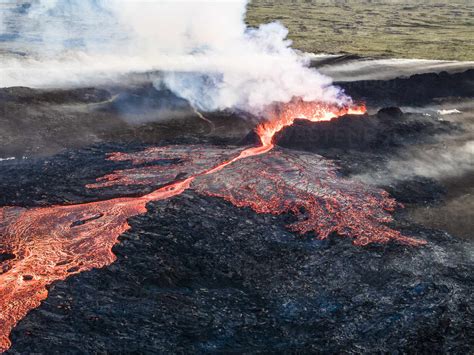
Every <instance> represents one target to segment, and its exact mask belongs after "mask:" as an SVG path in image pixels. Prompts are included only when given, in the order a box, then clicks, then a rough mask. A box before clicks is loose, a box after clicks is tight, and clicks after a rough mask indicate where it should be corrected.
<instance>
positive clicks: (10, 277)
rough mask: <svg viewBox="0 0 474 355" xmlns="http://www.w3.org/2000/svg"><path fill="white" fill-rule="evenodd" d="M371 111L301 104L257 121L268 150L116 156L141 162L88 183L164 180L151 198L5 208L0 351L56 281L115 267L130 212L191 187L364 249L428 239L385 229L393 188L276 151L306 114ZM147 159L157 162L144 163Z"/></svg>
mask: <svg viewBox="0 0 474 355" xmlns="http://www.w3.org/2000/svg"><path fill="white" fill-rule="evenodd" d="M364 112H365V107H363V106H361V107H353V108H337V107H333V106H327V105H321V104H317V103H314V102H303V101H300V100H298V101H292V102H291V103H289V104H287V105H285V106H282V107H280V108H279V110H278V112H276V113H275V115H276V116H275V117H274V118H273V119H271V120H269V121H268V122H265V123H263V124H261V125H259V126H258V127H257V129H256V132H257V134H258V135H259V137H260V140H261V145H260V146H257V147H250V148H227V149H226V148H218V147H213V146H198V145H191V146H168V147H156V148H149V149H147V150H145V151H143V152H138V153H130V154H126V153H115V154H112V155H111V156H109V159H110V160H130V161H132V163H134V164H135V165H137V167H135V168H132V169H126V170H121V171H116V172H114V173H112V174H109V175H106V176H104V177H102V178H99V179H98V180H97V182H96V183H94V184H90V185H88V187H89V188H91V189H92V188H95V189H99V188H101V189H103V188H111V187H114V186H117V185H147V186H157V187H159V186H164V187H161V188H158V189H156V190H155V191H152V192H150V193H149V194H146V195H144V196H142V197H136V198H135V197H126V198H116V199H111V200H106V201H99V202H92V203H85V204H77V205H65V206H51V207H41V208H40V207H38V208H30V209H26V208H20V207H3V208H1V209H0V256H1V255H2V254H3V255H9V257H8V258H6V259H8V260H5V261H3V262H2V261H1V259H0V262H1V264H0V267H1V268H0V351H4V350H6V349H8V347H9V345H10V342H9V339H8V335H9V334H10V331H11V329H12V328H13V327H14V326H15V324H16V323H17V322H18V321H19V320H20V319H21V318H23V317H24V316H25V315H26V314H27V312H28V311H30V310H31V309H33V308H35V307H37V306H38V305H39V304H40V302H41V301H42V300H44V299H45V298H46V297H47V290H46V287H47V286H48V285H49V284H51V283H52V282H54V281H57V280H63V279H65V278H66V277H68V276H70V275H73V274H76V273H79V272H82V271H86V270H90V269H92V268H99V267H103V266H106V265H109V264H110V263H112V262H113V261H114V260H115V255H114V254H113V252H112V247H113V245H114V244H115V243H117V239H118V237H119V236H120V234H122V233H124V232H125V231H127V230H128V229H129V228H130V226H129V224H128V222H127V219H128V218H130V217H132V216H135V215H139V214H143V213H145V212H146V204H147V203H148V202H150V201H157V200H162V199H167V198H170V197H172V196H176V195H178V194H180V193H182V192H183V191H185V190H186V189H188V188H192V189H194V190H195V191H196V192H198V193H201V194H204V195H208V196H217V197H221V198H224V199H226V200H227V201H229V202H231V203H233V204H234V205H236V206H239V207H244V206H247V207H250V208H252V209H253V210H255V211H256V212H258V213H274V214H281V213H292V214H293V215H294V216H295V217H296V218H297V221H296V222H295V223H293V224H292V225H290V226H289V227H290V229H291V230H293V231H297V232H299V233H306V232H315V233H316V235H317V236H318V237H319V238H325V237H327V236H328V235H329V234H330V233H331V232H337V233H338V234H340V235H345V236H348V237H352V238H354V243H355V244H358V245H363V244H368V243H371V242H388V241H390V240H396V241H398V242H401V243H404V244H409V245H420V244H423V243H424V241H420V240H417V239H413V238H408V237H405V236H402V235H401V234H400V233H399V232H397V231H394V230H392V229H390V228H388V227H387V226H385V225H384V223H385V222H388V221H390V220H391V217H390V215H389V214H388V212H389V211H391V210H393V209H394V208H395V207H396V205H397V204H396V202H395V201H394V200H393V199H391V198H389V197H388V195H387V194H386V193H385V192H384V191H380V190H378V189H374V188H371V187H367V186H364V185H362V184H359V183H354V182H350V181H348V180H344V179H342V178H340V177H338V176H337V174H336V172H335V167H334V165H333V163H332V162H329V161H327V160H324V159H323V158H321V157H318V156H315V155H308V154H304V153H298V154H296V153H291V152H288V151H284V150H282V149H274V150H273V151H271V150H272V148H273V142H272V138H273V136H274V134H275V133H276V132H278V131H279V130H281V129H282V128H283V127H285V126H288V125H291V124H292V123H293V122H294V120H295V119H296V118H302V119H308V120H311V121H322V120H330V119H332V118H335V117H338V116H341V115H343V114H346V113H351V114H362V113H364ZM270 151H271V152H270ZM269 152H270V153H269ZM264 153H268V154H264ZM250 157H253V158H252V159H248V161H246V162H245V163H243V161H240V162H239V160H242V159H243V158H250ZM164 162H165V163H164ZM143 163H147V165H146V166H144V167H143V166H142V167H140V166H139V165H140V164H143ZM149 164H152V165H149ZM153 164H154V165H153ZM230 165H232V166H230ZM209 166H211V167H212V168H209Z"/></svg>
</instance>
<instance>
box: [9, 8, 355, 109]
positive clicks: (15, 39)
mask: <svg viewBox="0 0 474 355" xmlns="http://www.w3.org/2000/svg"><path fill="white" fill-rule="evenodd" d="M15 4H16V5H13V4H12V5H11V6H9V7H6V9H4V11H2V12H3V16H0V23H1V24H0V31H1V33H0V38H7V39H10V40H9V41H8V42H7V45H8V46H9V49H13V50H14V51H16V52H17V53H21V55H15V54H11V55H7V54H4V55H2V56H1V59H0V87H7V86H20V85H21V86H30V87H59V86H62V87H64V86H78V85H84V84H87V85H91V84H93V83H102V82H107V81H108V80H117V79H118V78H120V77H121V76H122V75H126V74H129V73H150V72H152V73H155V74H154V77H153V78H154V84H155V86H156V87H163V86H166V87H167V88H169V89H170V90H172V91H173V92H174V93H176V94H177V95H178V96H181V97H183V98H185V99H187V100H188V101H189V102H190V103H191V104H192V105H193V106H195V107H197V108H199V109H201V110H205V111H212V110H219V109H226V108H234V109H241V110H246V111H250V112H254V113H258V112H259V111H260V110H261V109H262V108H263V107H265V106H266V105H268V104H270V103H272V102H275V101H277V102H287V101H289V100H291V98H292V97H294V96H299V97H302V98H303V99H305V100H319V101H324V102H329V103H337V104H346V103H349V101H350V99H349V98H348V97H347V96H345V95H344V94H343V93H342V92H341V91H340V90H339V89H338V88H336V87H334V86H333V85H332V82H331V79H330V78H328V77H326V76H323V75H321V74H319V73H318V72H316V71H315V70H314V69H310V68H309V67H308V65H309V58H308V57H307V56H302V55H301V54H300V53H298V52H297V51H295V50H293V49H292V48H291V42H290V41H289V40H287V39H286V37H287V34H288V31H287V29H286V28H285V27H283V26H282V25H281V24H279V23H270V24H264V25H261V26H260V27H259V28H247V26H246V24H245V21H244V18H245V11H246V5H247V1H245V0H221V1H204V0H202V1H190V0H188V1H184V0H183V1H181V0H177V1H176V0H175V1H171V0H156V1H131V0H130V1H127V0H61V1H59V0H39V1H34V2H31V4H30V3H23V4H18V3H17V2H15ZM11 52H12V53H13V51H11ZM1 53H2V52H1V51H0V54H1Z"/></svg>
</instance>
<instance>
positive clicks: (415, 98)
mask: <svg viewBox="0 0 474 355" xmlns="http://www.w3.org/2000/svg"><path fill="white" fill-rule="evenodd" d="M337 85H339V86H340V87H342V88H343V89H344V90H345V91H346V92H347V93H348V94H349V95H350V96H351V97H352V98H354V99H356V100H362V101H365V102H367V103H368V104H369V105H375V106H379V107H380V106H382V107H383V106H402V105H414V106H419V105H424V104H428V103H430V102H432V101H433V100H434V99H439V98H447V97H458V98H461V97H474V69H469V70H466V71H465V72H461V73H453V74H449V73H447V72H441V73H439V74H437V73H427V74H416V75H412V76H410V77H408V78H396V79H392V80H361V81H354V82H340V83H337Z"/></svg>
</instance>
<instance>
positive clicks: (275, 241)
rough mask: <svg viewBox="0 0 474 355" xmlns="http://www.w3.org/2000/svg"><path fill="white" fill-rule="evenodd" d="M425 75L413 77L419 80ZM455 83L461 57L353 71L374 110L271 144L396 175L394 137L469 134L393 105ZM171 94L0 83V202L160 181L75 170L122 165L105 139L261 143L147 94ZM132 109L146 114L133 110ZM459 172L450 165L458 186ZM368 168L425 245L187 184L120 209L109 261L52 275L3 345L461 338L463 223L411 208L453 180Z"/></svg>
mask: <svg viewBox="0 0 474 355" xmlns="http://www.w3.org/2000/svg"><path fill="white" fill-rule="evenodd" d="M432 83H441V84H442V83H446V85H447V87H450V88H451V89H452V90H451V89H450V90H444V89H442V88H441V86H439V85H432ZM417 85H418V86H417ZM425 86H427V87H429V88H427V89H426V90H425V91H421V93H420V91H419V90H418V89H417V87H418V88H419V87H425ZM455 87H457V88H459V90H458V92H459V95H458V97H457V99H460V98H470V97H472V96H473V93H472V71H468V72H465V73H463V74H456V75H451V74H439V75H438V74H427V75H421V76H415V77H411V78H405V79H395V80H393V81H390V83H388V82H382V81H380V82H355V83H352V84H350V85H347V86H346V87H345V89H346V91H347V92H348V94H350V95H353V97H354V98H355V99H360V100H365V101H367V102H368V104H369V107H368V108H369V112H371V111H372V112H371V113H370V115H366V116H364V117H353V116H345V117H342V118H340V119H338V120H334V121H331V122H319V123H308V122H306V121H297V122H296V123H295V124H294V125H293V126H290V127H287V128H286V129H285V130H284V131H282V132H280V133H279V134H278V135H277V137H276V144H277V145H279V146H280V147H284V148H285V149H291V150H292V152H293V154H298V151H306V152H309V153H311V154H318V155H320V156H322V157H323V158H324V159H331V160H334V161H335V162H336V164H337V165H338V166H339V168H340V169H339V172H338V174H340V175H341V176H342V177H345V178H348V179H358V178H359V177H360V176H362V175H367V174H369V175H371V176H372V175H379V176H384V174H385V175H387V174H391V173H392V171H389V170H387V166H388V163H389V162H390V161H391V160H392V159H393V158H394V157H396V156H398V155H399V154H401V153H402V152H404V151H406V150H408V149H413V148H414V147H420V149H422V148H423V147H425V146H427V145H437V144H440V141H441V138H443V142H444V143H445V144H447V143H446V142H450V141H451V140H446V137H451V138H453V137H460V136H462V137H465V135H466V131H467V130H468V129H469V126H468V125H466V124H463V122H459V121H450V120H446V119H441V118H440V116H435V115H431V116H429V115H425V114H423V113H420V112H411V113H410V112H404V111H402V110H400V109H399V108H397V107H394V106H400V105H408V106H418V107H423V105H430V104H432V103H433V102H435V101H436V100H448V99H450V100H451V99H453V98H452V96H453V92H456V91H453V90H454V88H455ZM409 90H413V93H415V94H416V93H420V94H419V95H418V96H417V95H415V94H414V95H412V96H410V95H409ZM166 95H169V93H166V92H165V93H163V92H156V90H154V89H153V88H151V87H150V86H147V85H141V84H140V85H138V87H133V88H118V87H114V88H110V87H109V88H99V89H98V88H95V89H80V90H79V89H78V90H72V91H53V92H51V91H40V92H39V91H36V90H31V89H26V88H11V89H2V92H1V93H0V107H1V108H2V111H1V112H3V114H2V115H0V117H1V119H2V120H3V122H4V123H5V124H3V122H2V126H1V127H2V129H1V131H0V134H2V135H3V136H2V137H6V138H8V140H6V142H7V143H6V144H5V145H2V148H1V149H2V152H1V155H0V156H3V157H9V156H12V157H15V158H16V159H13V160H4V161H0V167H1V168H0V204H1V205H2V206H5V205H17V206H49V205H52V204H53V205H54V204H71V203H82V202H86V201H98V200H103V199H109V198H111V197H116V196H140V195H143V194H145V193H148V192H150V191H151V190H153V189H154V188H156V186H152V185H140V186H127V185H124V186H115V187H114V188H112V189H93V190H92V189H87V188H86V185H87V184H92V183H94V182H95V181H96V179H97V178H98V177H100V176H104V175H106V174H110V173H112V172H113V171H116V170H120V169H127V168H130V167H132V164H131V163H130V162H129V161H111V160H107V159H106V157H107V153H112V152H127V153H129V152H134V151H140V150H143V149H144V148H147V147H151V146H156V145H165V144H170V143H173V144H188V143H193V144H202V143H207V144H215V145H219V146H222V145H225V146H230V145H233V146H238V145H239V144H240V145H242V144H246V145H247V144H249V143H252V142H255V141H254V139H255V137H254V136H253V135H252V133H250V134H249V131H251V127H252V126H253V123H254V121H253V118H250V117H247V118H246V119H239V118H238V117H236V114H235V113H234V114H230V113H214V114H209V115H207V114H205V117H204V118H205V120H203V119H202V118H201V117H200V116H199V115H198V114H196V113H194V112H193V111H192V110H191V109H190V108H189V107H187V106H186V105H183V103H182V102H180V101H179V100H178V99H176V98H169V99H163V101H161V102H160V101H157V100H154V99H153V98H157V97H161V98H163V97H165V98H166ZM157 102H158V103H157ZM384 106H386V107H385V108H383V109H382V110H379V108H380V107H384ZM159 110H165V111H163V112H169V111H172V112H174V113H175V114H174V115H172V117H173V119H170V120H162V119H161V116H160V117H156V116H155V117H153V116H150V114H153V112H154V111H159ZM132 116H133V117H141V118H142V119H141V120H140V122H136V121H134V122H131V121H130V120H129V118H130V117H132ZM164 116H166V115H163V117H164ZM237 116H238V115H237ZM15 120H17V121H15ZM18 122H22V125H18ZM21 127H23V128H21ZM453 139H454V138H453ZM448 146H449V144H448ZM278 149H280V148H278ZM301 154H303V153H301ZM304 154H308V153H304ZM22 156H25V157H26V158H25V159H22ZM466 174H467V173H466V172H464V171H460V172H459V176H458V178H459V179H460V180H461V181H464V183H463V184H464V185H468V184H469V181H468V180H466V178H465V176H468V174H467V175H466ZM384 177H387V176H384ZM463 179H464V180H463ZM373 183H374V184H376V185H377V186H378V187H382V188H384V189H386V190H387V191H389V192H390V193H391V195H392V196H394V197H395V198H396V199H397V201H399V202H403V203H404V204H406V205H407V207H408V208H406V209H401V208H400V209H398V210H397V211H396V213H395V220H394V221H393V222H392V223H391V225H390V226H391V227H392V228H395V229H397V230H400V231H402V232H403V233H406V234H407V235H411V236H415V237H417V238H421V239H424V240H426V241H427V242H428V243H427V245H426V246H421V247H410V246H404V245H400V244H397V243H389V244H374V245H370V246H367V247H358V246H354V245H353V244H351V242H350V240H349V239H343V238H338V237H337V236H335V235H331V236H330V237H329V238H328V239H325V240H318V239H315V238H314V237H313V235H309V234H308V235H302V236H301V235H297V234H295V233H291V232H289V231H288V229H287V228H286V226H287V225H288V224H291V223H294V222H295V220H294V219H295V217H293V216H292V215H287V214H283V215H279V216H275V215H271V214H257V213H255V212H254V211H253V210H252V209H250V208H237V207H235V206H233V205H232V204H230V203H229V202H226V201H224V200H222V199H220V198H216V197H206V196H202V195H198V194H197V193H196V192H194V191H187V192H185V193H183V194H181V195H179V196H175V197H172V198H170V199H167V200H162V201H155V202H151V203H149V204H148V205H147V213H146V214H144V215H140V216H136V217H133V218H131V219H130V220H129V224H130V225H131V227H132V228H131V229H130V230H129V231H127V232H126V233H124V234H123V235H122V236H121V237H120V239H119V240H120V243H119V244H117V245H116V246H115V247H114V248H113V252H114V253H115V254H116V256H117V260H116V261H115V262H114V263H113V264H111V265H109V266H107V267H104V268H101V269H95V270H92V271H90V272H84V273H81V274H78V275H74V276H72V277H70V278H69V279H67V280H65V281H59V282H56V283H54V284H52V285H51V286H50V287H49V296H48V298H47V299H46V300H45V301H44V302H43V303H42V304H41V306H40V307H39V308H37V309H35V310H33V311H31V312H30V313H29V314H28V315H27V316H26V317H25V318H24V319H23V320H21V321H20V322H19V324H18V325H17V326H16V328H15V329H14V330H13V332H12V336H11V340H12V344H13V345H12V347H11V349H10V350H9V353H12V354H14V353H28V352H35V353H64V352H77V353H82V352H137V353H157V352H158V353H163V352H185V353H208V352H217V353H222V352H230V351H233V352H248V353H258V352H327V353H340V352H350V353H360V352H393V351H400V352H420V353H428V352H435V353H439V352H445V353H459V354H465V353H469V352H471V351H472V349H473V348H474V343H473V340H472V339H474V318H473V313H472V306H471V304H472V302H473V296H472V288H473V286H474V279H473V277H472V272H471V270H472V267H473V266H474V265H473V264H474V260H473V246H474V245H473V243H472V237H467V238H460V237H459V236H458V235H453V234H449V233H447V232H446V231H445V230H442V229H443V228H440V229H430V228H427V227H426V226H425V225H423V223H415V222H414V220H413V219H412V218H411V216H410V213H409V210H410V208H411V207H413V206H414V207H423V206H432V205H436V204H441V203H443V201H444V199H445V198H446V196H449V193H450V188H451V186H452V185H449V184H447V183H446V181H445V180H443V179H440V178H433V177H427V176H421V175H413V176H410V177H408V178H403V179H380V180H378V181H374V182H373ZM470 183H471V184H472V181H471V182H470ZM459 218H460V219H461V218H463V217H462V216H460V217H459ZM9 258H10V256H9V255H7V254H1V255H0V263H2V262H4V261H5V260H8V259H9Z"/></svg>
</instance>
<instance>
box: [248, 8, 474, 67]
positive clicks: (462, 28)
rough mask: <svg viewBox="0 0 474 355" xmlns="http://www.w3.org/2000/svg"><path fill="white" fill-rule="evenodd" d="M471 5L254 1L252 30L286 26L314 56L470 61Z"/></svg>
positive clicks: (473, 45)
mask: <svg viewBox="0 0 474 355" xmlns="http://www.w3.org/2000/svg"><path fill="white" fill-rule="evenodd" d="M473 19H474V2H472V1H462V0H458V2H451V1H449V3H448V0H446V1H444V2H442V1H440V0H437V1H429V0H427V1H422V2H414V1H393V0H392V1H385V2H381V1H337V0H336V1H331V2H328V1H316V0H273V1H271V0H253V1H252V2H251V3H250V4H249V6H248V12H247V22H248V24H250V25H251V26H258V25H259V24H261V23H266V22H270V21H273V20H278V21H281V22H282V23H283V24H284V25H285V26H287V27H288V29H289V31H290V34H289V37H290V39H292V40H293V42H294V47H295V48H298V49H301V50H303V51H307V52H314V53H322V52H324V53H353V54H359V55H363V56H382V57H397V58H425V59H444V60H474V20H473Z"/></svg>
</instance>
